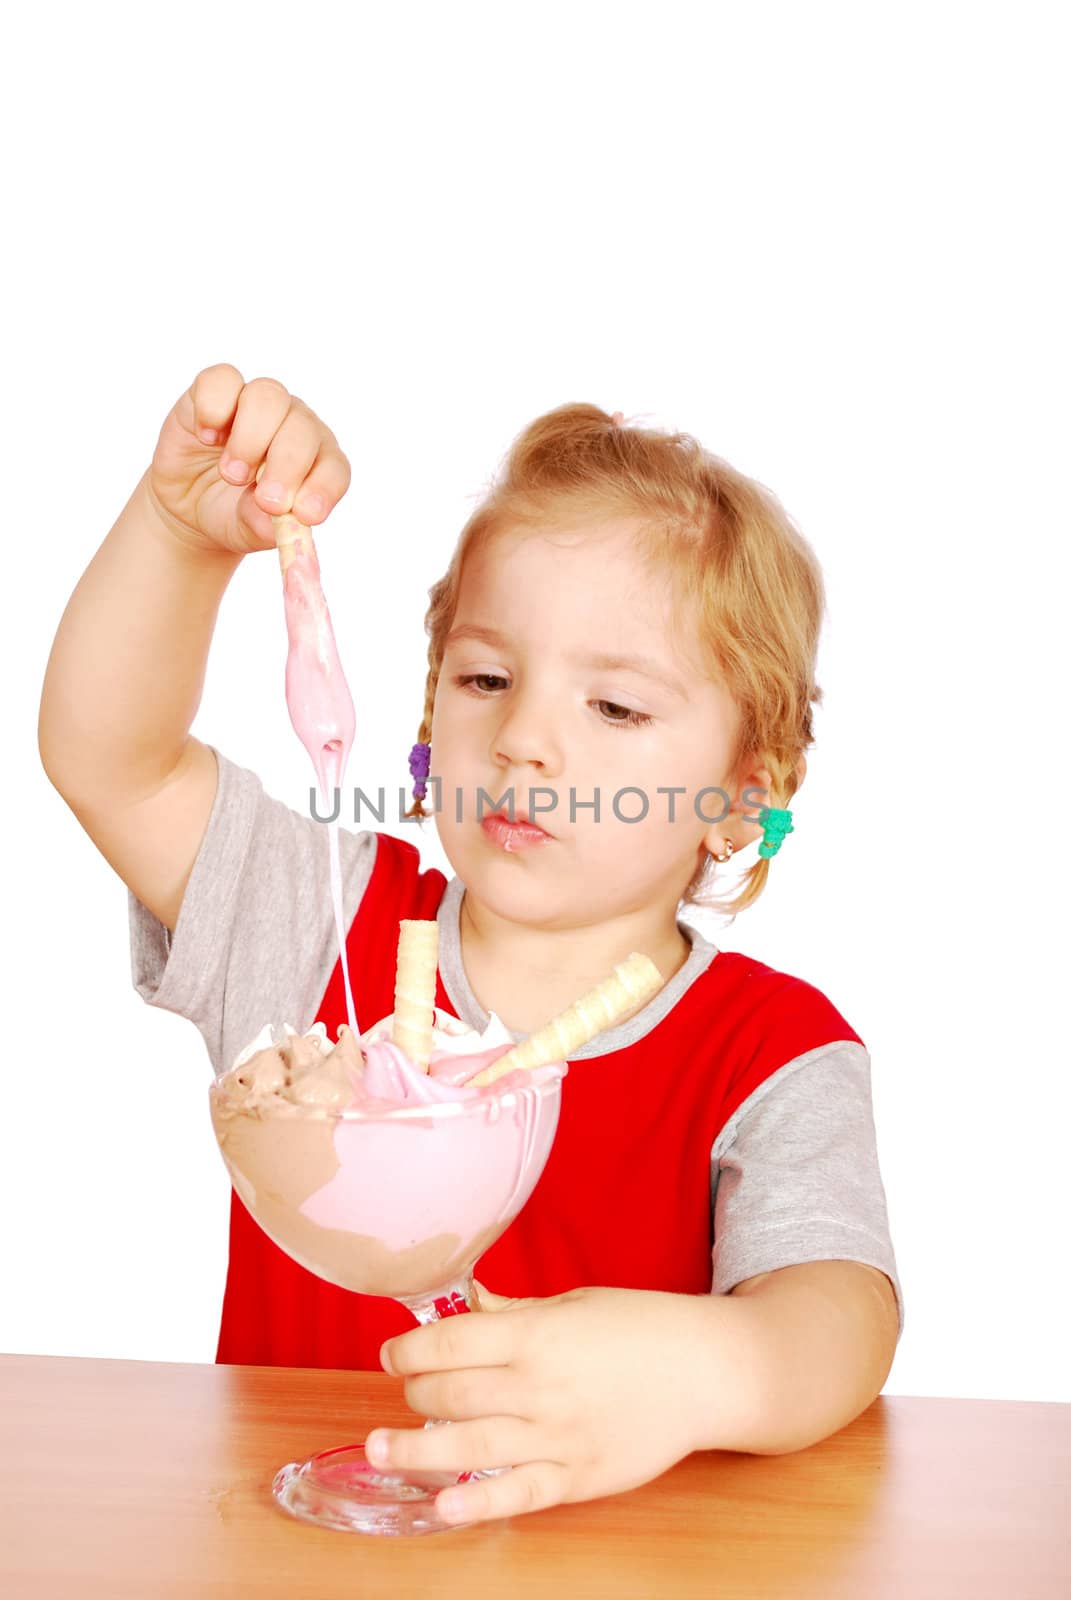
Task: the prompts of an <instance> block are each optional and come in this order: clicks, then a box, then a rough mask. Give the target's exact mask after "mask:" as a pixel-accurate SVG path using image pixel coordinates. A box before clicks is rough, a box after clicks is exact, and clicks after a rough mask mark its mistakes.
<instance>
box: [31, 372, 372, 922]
mask: <svg viewBox="0 0 1071 1600" xmlns="http://www.w3.org/2000/svg"><path fill="white" fill-rule="evenodd" d="M205 429H209V430H213V431H214V432H215V435H216V437H215V439H214V440H213V442H212V443H208V442H207V441H206V439H205V438H204V437H203V434H202V430H205ZM231 459H234V460H236V461H239V462H244V463H245V470H244V472H243V473H242V474H241V475H237V474H234V473H229V471H228V466H227V463H228V461H229V460H231ZM258 478H259V481H257V480H258ZM349 480H350V472H349V463H348V462H347V460H346V458H345V456H344V455H343V454H342V452H341V451H340V450H339V448H338V444H337V441H336V440H335V437H334V435H333V434H332V433H331V432H330V431H329V430H328V429H327V428H326V427H325V426H324V424H323V423H322V422H321V421H320V419H319V418H318V417H317V416H316V415H315V414H314V413H313V412H312V411H310V410H309V408H308V407H307V406H305V405H304V403H303V402H302V401H300V400H298V399H297V398H296V397H294V396H292V395H291V394H290V393H289V392H288V391H287V390H286V389H285V388H284V387H283V385H282V384H280V383H277V382H276V381H275V380H273V379H268V378H263V379H255V380H254V381H253V382H251V383H249V384H245V383H244V382H243V380H242V376H241V373H239V372H238V371H237V369H236V368H234V367H231V366H227V365H221V366H216V367H209V368H206V369H205V371H204V372H202V373H200V374H199V375H198V377H197V378H196V379H195V380H194V383H193V384H192V385H191V386H190V388H189V389H188V390H187V391H186V393H185V394H184V395H183V396H182V397H181V399H180V400H179V401H178V402H177V403H176V405H175V406H174V408H173V409H172V411H171V413H170V414H169V416H168V417H167V419H166V421H165V423H164V425H163V428H162V430H161V433H160V438H159V442H158V444H157V447H156V452H155V454H154V456H153V461H152V464H151V465H150V467H149V468H148V469H147V470H146V472H145V473H144V475H143V477H142V478H141V480H140V482H139V483H138V485H137V487H136V488H135V490H134V492H133V494H132V495H131V496H130V499H129V500H128V502H127V504H126V506H125V507H124V509H123V511H122V512H121V514H120V516H119V518H118V520H117V521H116V523H115V525H114V527H113V528H112V529H111V532H110V533H109V534H108V536H107V538H106V539H105V540H104V542H103V544H102V545H101V546H100V548H99V549H98V551H97V552H96V554H95V555H94V557H93V559H92V561H91V562H90V563H89V566H88V567H87V568H86V570H85V572H84V573H83V574H82V577H81V579H80V580H79V582H78V584H77V586H76V588H75V590H74V593H73V594H72V596H71V598H70V600H69V601H68V604H67V607H66V610H65V611H64V613H63V617H62V619H61V621H60V625H59V628H58V630H57V633H56V638H55V641H54V643H53V646H52V652H51V655H50V656H49V661H48V667H47V670H46V673H45V680H44V686H43V689H42V695H41V707H40V716H39V721H38V746H39V750H40V754H41V761H42V763H43V765H44V768H45V771H46V773H47V775H48V777H49V780H50V781H51V783H52V784H53V786H54V787H55V788H56V789H57V790H58V792H59V793H60V794H61V795H62V796H63V798H64V800H66V802H67V804H68V805H69V806H70V808H71V810H72V811H73V812H74V815H75V816H76V817H77V818H78V821H79V822H80V823H81V825H82V827H83V828H84V829H85V830H86V832H87V833H88V834H89V836H90V838H91V839H92V840H93V842H94V844H95V845H96V846H97V848H98V849H99V850H100V852H101V854H102V855H103V856H104V857H105V859H106V860H107V861H108V862H109V863H110V865H111V866H112V867H114V869H115V871H116V872H117V873H118V875H119V877H120V878H121V879H122V880H123V882H124V883H126V884H127V886H128V887H129V888H130V889H131V891H132V892H133V893H134V894H135V895H136V896H137V898H138V899H139V900H140V901H141V903H142V904H143V905H144V906H146V907H147V908H148V909H149V910H150V911H151V912H152V913H153V914H154V915H155V916H156V917H158V918H159V919H160V921H161V922H162V923H163V924H164V925H165V926H166V927H168V928H170V929H171V930H172V931H173V930H174V928H175V924H176V922H177V920H178V914H179V909H180V907H181V904H182V897H183V894H184V892H185V888H186V884H187V881H188V879H189V876H190V872H191V869H192V867H193V863H194V861H195V859H196V857H197V852H198V849H199V847H200V844H201V840H202V838H203V837H204V832H205V828H206V826H207V823H208V818H209V815H210V813H211V810H212V803H213V800H214V797H215V792H216V762H215V757H214V756H213V754H212V752H211V750H210V749H209V748H208V746H207V745H205V744H202V743H201V741H200V740H198V739H195V738H193V737H192V736H191V734H190V732H189V729H190V725H191V723H192V722H193V718H194V716H195V715H196V712H197V707H198V705H199V704H200V699H201V693H202V690H203V686H204V676H205V669H206V666H207V662H208V652H209V648H210V645H211V642H212V635H213V631H214V628H215V622H216V615H217V613H218V610H219V604H220V601H221V599H222V598H223V593H224V590H225V589H226V587H227V584H228V583H229V581H230V579H231V577H232V575H233V573H234V572H235V570H236V568H237V566H238V564H239V563H240V561H241V559H242V557H243V555H246V554H248V553H250V552H252V551H254V550H266V549H273V548H274V543H275V535H274V528H273V524H272V520H271V519H272V516H273V515H278V514H279V513H280V512H282V511H287V510H293V511H294V513H295V515H297V516H298V517H300V519H301V520H302V521H303V522H305V523H307V524H308V525H310V526H312V525H315V524H316V523H318V522H322V521H323V520H324V518H325V517H326V516H327V515H328V514H329V512H330V510H331V509H332V508H333V506H334V505H335V504H337V502H338V500H339V499H341V497H342V495H343V494H345V492H346V489H347V488H348V486H349ZM276 483H279V484H281V485H282V486H283V493H282V497H281V498H280V499H277V500H272V499H271V498H270V497H269V491H270V487H271V486H272V485H273V484H276ZM317 497H319V500H318V502H317Z"/></svg>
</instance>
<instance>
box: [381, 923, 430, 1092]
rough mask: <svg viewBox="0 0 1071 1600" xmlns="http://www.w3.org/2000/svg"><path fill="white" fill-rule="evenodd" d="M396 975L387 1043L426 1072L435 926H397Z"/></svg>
mask: <svg viewBox="0 0 1071 1600" xmlns="http://www.w3.org/2000/svg"><path fill="white" fill-rule="evenodd" d="M398 930H399V932H398V973H397V976H396V978H395V980H394V1021H393V1023H392V1024H391V1043H392V1044H396V1045H397V1046H398V1049H399V1050H404V1051H405V1054H406V1055H407V1056H408V1057H409V1059H410V1061H411V1062H412V1063H413V1065H414V1067H419V1068H420V1070H421V1072H427V1070H428V1063H429V1061H430V1060H431V1030H432V1027H433V1025H434V1022H435V969H436V967H437V965H438V961H439V924H438V923H437V922H406V921H402V922H400V923H399V924H398Z"/></svg>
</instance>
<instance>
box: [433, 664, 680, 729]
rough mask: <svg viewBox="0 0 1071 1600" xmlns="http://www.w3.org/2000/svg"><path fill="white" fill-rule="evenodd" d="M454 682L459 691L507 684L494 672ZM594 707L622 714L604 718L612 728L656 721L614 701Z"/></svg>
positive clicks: (472, 674)
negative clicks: (478, 686) (493, 684)
mask: <svg viewBox="0 0 1071 1600" xmlns="http://www.w3.org/2000/svg"><path fill="white" fill-rule="evenodd" d="M454 681H455V683H456V684H457V687H458V688H459V689H467V688H469V686H470V685H474V684H475V685H479V684H488V683H505V682H506V680H505V678H500V677H499V676H498V675H497V673H494V672H470V673H468V674H467V675H466V676H463V677H460V678H456V679H455V680H454ZM472 692H473V694H477V695H491V694H494V693H495V692H496V691H495V690H494V689H487V688H473V690H472ZM592 705H596V706H602V707H606V708H608V709H609V710H610V711H612V712H620V713H621V714H620V716H607V715H604V716H603V721H604V722H608V723H609V724H610V725H611V727H617V728H642V727H645V726H646V725H647V723H649V722H653V721H654V718H653V717H650V716H648V714H647V712H646V711H630V710H629V708H628V707H627V706H619V705H615V704H614V702H613V701H612V700H593V701H592Z"/></svg>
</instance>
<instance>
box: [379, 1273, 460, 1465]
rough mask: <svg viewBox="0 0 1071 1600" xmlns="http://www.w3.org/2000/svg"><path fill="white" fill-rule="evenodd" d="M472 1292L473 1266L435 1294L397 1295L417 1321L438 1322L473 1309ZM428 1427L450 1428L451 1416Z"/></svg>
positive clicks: (431, 1419)
mask: <svg viewBox="0 0 1071 1600" xmlns="http://www.w3.org/2000/svg"><path fill="white" fill-rule="evenodd" d="M471 1294H472V1268H471V1267H470V1268H469V1269H468V1271H467V1272H465V1273H463V1274H462V1276H461V1277H460V1278H455V1279H454V1281H453V1282H452V1283H448V1284H446V1285H445V1286H444V1287H443V1288H441V1289H438V1290H436V1291H435V1292H434V1293H432V1294H420V1295H413V1296H411V1297H409V1298H406V1297H405V1296H404V1295H400V1294H399V1295H396V1296H395V1298H396V1299H397V1300H399V1301H401V1303H402V1305H403V1306H405V1307H406V1308H407V1309H408V1310H409V1311H411V1312H412V1313H413V1315H414V1317H416V1319H417V1321H418V1322H421V1323H424V1322H439V1321H440V1320H441V1319H442V1318H443V1317H460V1316H463V1315H464V1314H465V1313H466V1312H471V1311H472V1306H471V1305H470V1304H469V1299H470V1296H471ZM424 1426H425V1428H448V1427H449V1426H450V1423H449V1420H448V1419H447V1418H445V1417H429V1418H428V1419H427V1421H426V1422H425V1424H424ZM479 1476H480V1474H479V1473H476V1472H463V1473H462V1474H461V1475H460V1477H459V1478H458V1480H457V1481H458V1483H469V1482H471V1481H472V1480H473V1479H475V1478H477V1477H479Z"/></svg>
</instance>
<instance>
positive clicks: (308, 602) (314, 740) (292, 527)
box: [272, 512, 357, 1031]
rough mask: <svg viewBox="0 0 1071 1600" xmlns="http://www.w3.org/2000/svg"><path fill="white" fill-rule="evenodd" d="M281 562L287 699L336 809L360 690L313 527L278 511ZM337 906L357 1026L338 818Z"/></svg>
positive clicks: (326, 797) (333, 852)
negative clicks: (326, 588)
mask: <svg viewBox="0 0 1071 1600" xmlns="http://www.w3.org/2000/svg"><path fill="white" fill-rule="evenodd" d="M272 525H273V527H274V529H275V542H276V546H277V548H278V551H279V566H280V569H281V571H282V575H283V609H284V611H285V613H286V632H287V637H288V639H289V649H288V651H287V657H286V704H287V709H288V711H289V712H290V721H291V722H292V723H293V726H294V732H295V733H296V734H297V736H298V738H299V739H300V740H301V742H302V744H303V745H304V746H305V749H306V750H307V751H308V753H309V756H310V757H311V759H312V764H313V766H314V768H315V769H316V777H317V780H318V782H319V785H320V793H321V796H322V798H323V802H324V806H325V811H326V815H328V816H332V815H333V814H334V806H333V805H332V794H333V792H334V790H335V789H336V788H337V789H338V790H339V793H340V795H341V791H342V780H343V778H344V777H345V773H346V763H347V762H348V760H349V756H350V750H351V749H352V747H353V736H354V730H355V727H356V716H355V714H354V710H353V696H352V695H351V694H350V690H349V684H348V683H347V682H346V674H345V673H344V672H343V670H342V663H341V661H340V660H339V657H338V647H337V646H336V644H335V632H334V629H333V628H332V626H331V615H330V612H329V611H328V609H327V601H326V600H325V598H324V592H323V589H322V587H321V584H320V563H319V560H318V558H317V555H316V546H315V544H314V543H313V539H312V533H311V531H310V530H309V529H308V528H307V527H306V526H305V524H304V523H303V522H299V521H298V519H297V518H296V517H295V516H293V515H292V514H290V513H289V512H288V513H287V514H286V515H285V516H281V517H273V518H272ZM327 842H328V854H329V857H330V865H331V904H332V907H333V909H334V914H335V934H336V937H337V939H338V948H339V957H340V960H341V963H342V981H343V986H344V988H345V993H346V1016H347V1018H348V1019H349V1024H350V1027H351V1028H352V1029H354V1031H356V1029H357V1014H356V1012H355V1010H354V1006H353V990H352V988H351V987H350V968H349V959H348V957H347V954H346V929H345V923H344V920H343V914H342V867H341V862H340V852H339V843H338V822H337V820H336V821H334V822H331V823H329V824H328V840H327Z"/></svg>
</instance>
